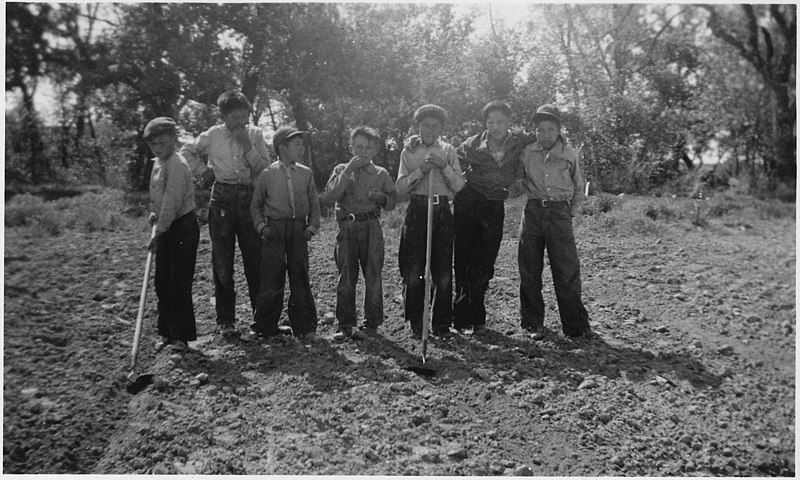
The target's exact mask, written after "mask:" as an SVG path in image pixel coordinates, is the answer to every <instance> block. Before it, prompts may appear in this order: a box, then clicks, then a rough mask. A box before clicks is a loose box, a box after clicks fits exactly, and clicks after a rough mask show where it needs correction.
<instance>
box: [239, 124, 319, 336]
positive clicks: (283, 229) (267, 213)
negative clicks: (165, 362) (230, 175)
mask: <svg viewBox="0 0 800 480" xmlns="http://www.w3.org/2000/svg"><path fill="white" fill-rule="evenodd" d="M305 133H307V132H302V131H299V130H297V129H296V128H294V127H282V128H279V129H278V131H277V132H275V136H274V137H273V139H272V142H273V145H274V146H275V152H276V153H277V154H278V157H279V160H278V161H276V162H273V163H272V165H270V166H269V167H268V168H267V169H265V170H264V171H263V172H261V174H260V175H259V176H258V178H257V179H256V183H255V191H254V193H253V201H252V202H251V204H250V213H251V215H252V217H253V226H254V227H255V230H256V231H257V232H259V233H260V235H261V241H262V250H261V287H260V289H259V291H258V301H257V304H256V309H255V314H254V316H253V324H252V325H251V327H250V332H248V333H245V334H244V335H242V340H244V341H248V342H249V341H254V340H257V339H258V338H259V337H273V336H276V335H280V334H281V331H280V329H279V328H278V321H279V320H280V316H281V311H282V310H283V291H284V287H285V285H286V273H287V271H288V273H289V289H290V290H291V293H290V295H289V308H288V310H289V312H288V313H289V322H290V323H291V326H292V332H293V333H294V335H295V336H296V337H298V338H300V339H301V340H303V341H317V340H319V337H318V336H317V335H316V333H315V332H316V330H317V309H316V306H315V305H314V296H313V295H312V293H311V282H310V280H309V275H308V241H309V240H310V239H311V237H312V236H313V235H315V234H316V233H317V232H318V231H319V225H320V208H319V199H318V197H317V187H316V185H314V176H313V174H312V172H311V169H310V168H308V167H306V166H305V165H303V164H301V163H299V162H300V161H301V160H302V159H303V153H304V152H305V144H304V142H303V135H304V134H305Z"/></svg>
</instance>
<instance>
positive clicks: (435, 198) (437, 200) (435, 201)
mask: <svg viewBox="0 0 800 480" xmlns="http://www.w3.org/2000/svg"><path fill="white" fill-rule="evenodd" d="M433 204H434V205H439V195H434V196H433Z"/></svg>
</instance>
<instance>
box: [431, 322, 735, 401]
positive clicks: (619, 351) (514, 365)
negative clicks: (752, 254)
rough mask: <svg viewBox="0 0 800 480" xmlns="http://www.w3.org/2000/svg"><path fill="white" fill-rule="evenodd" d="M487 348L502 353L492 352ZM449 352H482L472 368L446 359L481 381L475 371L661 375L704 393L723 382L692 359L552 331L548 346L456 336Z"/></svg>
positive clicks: (642, 378) (494, 335) (634, 377)
mask: <svg viewBox="0 0 800 480" xmlns="http://www.w3.org/2000/svg"><path fill="white" fill-rule="evenodd" d="M486 345H495V346H497V347H500V348H495V349H490V348H487V347H486ZM443 348H449V349H450V350H451V351H453V352H454V353H463V352H464V351H465V350H468V349H472V350H477V352H478V353H477V354H476V355H473V357H475V360H474V361H473V362H471V364H469V365H467V364H465V362H463V361H459V360H457V359H455V356H450V357H445V358H443V359H442V362H444V363H446V365H447V368H449V369H452V370H454V371H457V370H459V369H460V370H462V374H463V373H466V374H469V375H472V376H475V377H480V375H479V374H477V375H476V372H475V370H476V369H478V368H482V369H489V370H495V371H501V370H505V371H508V370H514V371H516V372H519V375H521V377H523V378H524V377H526V376H529V377H538V376H544V375H547V376H552V377H556V378H559V377H565V378H568V377H569V375H568V373H569V372H568V371H569V370H570V369H574V370H576V371H580V372H589V374H591V375H599V376H604V377H608V378H617V377H619V376H620V375H624V376H625V377H626V378H627V379H628V380H629V381H632V382H640V383H645V382H649V381H652V380H653V379H655V377H656V375H659V376H661V377H662V378H664V379H666V381H667V382H669V383H673V384H675V385H677V384H678V382H686V383H688V384H689V385H691V387H692V388H694V389H698V390H701V389H706V388H709V387H711V388H716V387H718V386H719V385H720V383H721V382H722V378H721V377H720V376H718V375H714V374H713V373H711V372H709V371H708V369H707V368H706V367H705V365H703V364H702V363H699V362H698V361H696V360H695V359H693V358H691V357H687V356H679V355H674V354H667V355H659V356H655V355H653V354H652V353H651V352H648V351H645V350H637V349H633V348H628V347H618V346H612V345H609V344H608V343H606V342H605V341H604V340H603V339H602V337H599V336H596V337H595V338H593V339H591V340H583V339H567V338H565V337H563V336H562V335H561V334H560V332H553V331H552V330H551V331H549V332H548V337H547V340H545V341H544V342H543V343H542V344H539V343H538V342H536V343H534V341H533V340H527V339H520V338H516V337H514V336H511V335H504V334H503V333H501V332H497V331H493V330H490V331H489V333H488V334H486V335H484V336H482V337H466V336H463V337H461V336H460V337H455V338H454V339H453V341H452V342H451V343H450V344H449V345H448V344H443ZM539 372H541V374H538V373H539ZM460 376H463V375H451V378H453V380H455V379H456V378H458V377H460Z"/></svg>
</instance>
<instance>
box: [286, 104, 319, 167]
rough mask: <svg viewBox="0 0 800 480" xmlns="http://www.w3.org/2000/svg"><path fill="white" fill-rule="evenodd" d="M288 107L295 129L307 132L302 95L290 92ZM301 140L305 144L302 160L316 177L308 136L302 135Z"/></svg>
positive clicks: (306, 119) (306, 117) (306, 118)
mask: <svg viewBox="0 0 800 480" xmlns="http://www.w3.org/2000/svg"><path fill="white" fill-rule="evenodd" d="M289 105H290V106H291V108H292V115H294V123H295V126H296V127H297V129H298V130H304V131H308V115H307V113H306V104H305V102H304V101H303V98H302V94H300V93H298V92H290V93H289ZM303 140H304V141H305V144H306V152H305V156H304V159H305V161H306V164H307V165H308V168H310V169H311V171H312V172H313V173H314V176H315V177H316V174H317V171H316V168H315V165H314V152H313V150H312V149H311V138H310V137H309V136H308V135H304V136H303Z"/></svg>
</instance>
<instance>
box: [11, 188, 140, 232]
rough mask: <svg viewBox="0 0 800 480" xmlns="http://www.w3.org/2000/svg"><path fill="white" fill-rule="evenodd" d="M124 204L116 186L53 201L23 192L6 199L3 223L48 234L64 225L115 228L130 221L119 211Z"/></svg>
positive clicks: (92, 229)
mask: <svg viewBox="0 0 800 480" xmlns="http://www.w3.org/2000/svg"><path fill="white" fill-rule="evenodd" d="M125 208H126V200H125V194H124V193H123V192H121V191H119V190H102V191H99V192H96V193H94V192H92V193H84V194H82V195H78V196H74V197H62V198H58V199H55V200H52V201H45V200H44V199H43V198H41V197H39V196H35V195H31V194H27V193H26V194H21V195H16V196H14V197H13V198H12V199H11V200H10V201H8V202H7V203H6V208H5V222H4V223H5V226H6V227H9V228H13V227H32V228H34V229H35V231H36V232H37V233H41V234H47V235H50V236H55V235H58V234H59V233H61V231H62V230H64V229H69V230H77V231H80V232H97V231H107V230H110V231H116V230H120V229H123V228H125V227H126V226H127V225H128V224H129V223H130V220H127V219H126V218H125V217H123V215H122V212H123V210H124V209H125Z"/></svg>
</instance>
